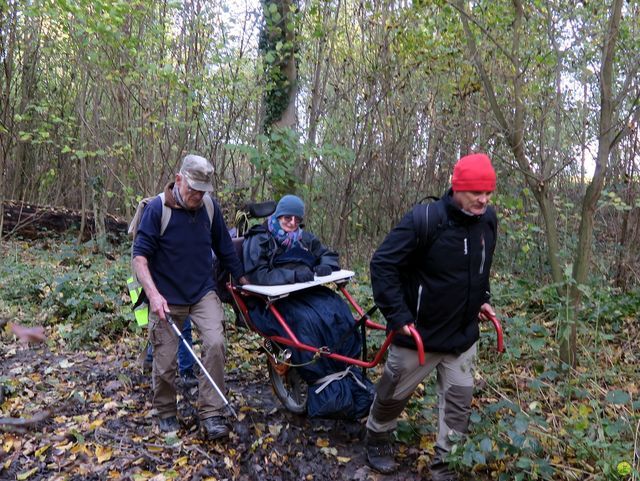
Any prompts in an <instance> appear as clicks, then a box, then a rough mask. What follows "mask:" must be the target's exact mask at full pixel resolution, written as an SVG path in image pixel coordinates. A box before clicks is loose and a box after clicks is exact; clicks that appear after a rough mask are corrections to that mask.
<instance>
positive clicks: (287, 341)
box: [227, 283, 504, 369]
mask: <svg viewBox="0 0 640 481" xmlns="http://www.w3.org/2000/svg"><path fill="white" fill-rule="evenodd" d="M227 288H228V289H229V292H230V293H231V295H232V296H233V299H234V301H235V303H236V305H237V306H238V308H239V309H240V312H241V314H242V316H243V317H244V320H245V322H246V323H247V324H248V325H249V326H250V327H251V329H252V330H253V331H255V332H257V333H258V334H260V335H261V336H262V337H264V338H266V339H270V340H272V341H274V342H277V343H278V344H282V345H285V346H289V347H293V348H295V349H301V350H303V351H309V352H313V353H315V354H318V355H320V356H324V357H328V358H330V359H335V360H337V361H342V362H346V363H348V364H354V365H356V366H360V367H363V368H366V369H369V368H372V367H375V366H377V365H378V364H379V363H380V361H381V360H382V357H383V356H384V354H385V352H387V349H388V348H389V345H390V344H391V342H392V341H393V338H394V337H395V335H396V331H392V332H390V333H389V334H387V337H386V338H385V340H384V343H383V344H382V346H380V349H378V351H377V352H376V354H375V356H374V357H373V359H372V360H371V361H363V360H362V359H358V358H354V357H348V356H343V355H342V354H338V353H335V352H329V351H326V350H324V349H322V348H318V347H315V346H310V345H308V344H305V343H303V342H300V340H299V339H298V338H297V337H296V335H295V334H294V333H293V331H292V330H291V328H290V327H289V324H288V323H287V321H286V320H285V319H284V317H283V316H282V314H280V311H279V310H278V309H277V308H276V306H275V305H274V303H273V302H269V299H268V297H267V296H263V295H260V294H255V293H251V292H248V291H244V290H242V288H240V287H238V286H232V285H231V284H227ZM338 290H339V291H340V292H342V294H343V295H344V297H345V298H346V299H347V301H348V302H349V304H351V306H352V307H353V309H354V310H355V311H356V312H357V313H358V315H359V316H360V317H362V316H364V315H365V313H364V311H363V309H362V308H361V307H360V305H358V303H357V302H356V300H355V299H354V298H353V297H352V296H351V294H349V292H348V291H347V290H346V288H345V283H340V284H339V285H338ZM243 297H254V298H257V299H260V300H261V301H262V302H264V303H265V304H267V305H268V308H269V310H270V311H271V313H272V314H273V316H274V317H275V319H276V320H277V321H278V323H279V324H280V326H281V327H282V329H284V332H285V333H286V334H287V336H288V337H284V336H276V335H274V336H269V335H266V334H264V333H263V332H261V331H260V330H259V329H258V328H256V326H255V325H254V324H253V322H252V321H251V317H250V316H249V310H248V309H247V305H246V303H245V302H244V299H243ZM489 319H490V320H491V322H492V323H493V325H494V327H495V329H496V334H497V338H498V339H497V350H498V352H500V353H501V352H503V351H504V344H503V335H502V326H501V325H500V321H499V320H498V318H497V317H495V316H493V317H492V316H490V317H489ZM354 322H355V319H354ZM365 326H366V327H367V328H369V329H372V330H382V331H384V330H386V327H385V326H383V325H382V324H378V323H376V322H373V321H371V320H370V319H366V321H365ZM409 332H411V336H412V337H413V340H414V342H415V343H416V348H417V353H418V362H419V363H420V365H421V366H422V365H424V348H423V343H422V337H421V336H420V333H419V332H418V331H417V329H415V328H414V327H413V326H410V327H409Z"/></svg>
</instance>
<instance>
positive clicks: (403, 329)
mask: <svg viewBox="0 0 640 481" xmlns="http://www.w3.org/2000/svg"><path fill="white" fill-rule="evenodd" d="M410 327H413V324H407V325H406V326H402V327H401V328H400V329H398V334H403V335H405V336H411V331H410V330H409V328H410Z"/></svg>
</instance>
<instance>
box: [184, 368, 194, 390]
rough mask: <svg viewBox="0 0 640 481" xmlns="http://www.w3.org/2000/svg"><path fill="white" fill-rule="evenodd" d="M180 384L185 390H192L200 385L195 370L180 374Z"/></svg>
mask: <svg viewBox="0 0 640 481" xmlns="http://www.w3.org/2000/svg"><path fill="white" fill-rule="evenodd" d="M180 383H181V384H182V387H183V388H185V389H191V388H194V387H196V386H197V385H198V378H197V377H196V375H195V374H194V373H193V369H187V370H185V371H182V372H181V373H180Z"/></svg>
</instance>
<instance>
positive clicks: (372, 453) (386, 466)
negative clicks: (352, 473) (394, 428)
mask: <svg viewBox="0 0 640 481" xmlns="http://www.w3.org/2000/svg"><path fill="white" fill-rule="evenodd" d="M391 436H392V433H391V432H382V433H376V432H374V431H370V430H368V429H367V434H366V436H365V446H366V448H367V462H368V463H369V466H371V468H372V469H374V470H375V471H377V472H379V473H381V474H391V473H394V472H395V471H397V470H398V463H396V461H395V459H394V458H393V441H392V437H391Z"/></svg>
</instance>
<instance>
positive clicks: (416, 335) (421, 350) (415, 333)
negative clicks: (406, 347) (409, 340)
mask: <svg viewBox="0 0 640 481" xmlns="http://www.w3.org/2000/svg"><path fill="white" fill-rule="evenodd" d="M408 327H409V332H410V333H411V336H412V337H413V341H414V342H415V343H416V349H417V350H418V362H419V363H420V365H421V366H424V345H423V344H422V336H421V335H420V333H419V332H418V330H417V329H416V328H415V327H413V326H408Z"/></svg>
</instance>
